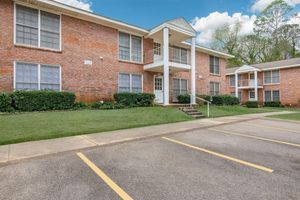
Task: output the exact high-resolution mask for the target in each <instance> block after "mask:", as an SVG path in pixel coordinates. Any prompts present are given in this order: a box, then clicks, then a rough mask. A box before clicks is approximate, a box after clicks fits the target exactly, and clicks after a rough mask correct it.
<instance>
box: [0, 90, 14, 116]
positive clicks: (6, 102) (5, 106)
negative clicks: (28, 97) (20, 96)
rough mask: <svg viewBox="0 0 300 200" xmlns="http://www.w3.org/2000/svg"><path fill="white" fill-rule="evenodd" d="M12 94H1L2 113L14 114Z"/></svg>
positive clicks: (0, 105) (0, 109)
mask: <svg viewBox="0 0 300 200" xmlns="http://www.w3.org/2000/svg"><path fill="white" fill-rule="evenodd" d="M13 111H14V108H13V107H12V98H11V94H6V93H0V112H13Z"/></svg>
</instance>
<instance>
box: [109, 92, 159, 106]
mask: <svg viewBox="0 0 300 200" xmlns="http://www.w3.org/2000/svg"><path fill="white" fill-rule="evenodd" d="M114 99H115V102H116V104H119V105H122V106H124V107H147V106H152V105H153V101H154V99H155V95H154V94H148V93H136V94H135V93H117V94H115V95H114Z"/></svg>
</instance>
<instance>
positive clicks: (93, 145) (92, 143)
mask: <svg viewBox="0 0 300 200" xmlns="http://www.w3.org/2000/svg"><path fill="white" fill-rule="evenodd" d="M241 118H242V117H241ZM261 118H262V117H253V118H242V119H239V120H235V121H229V122H223V123H222V122H218V124H212V125H204V126H199V127H197V128H185V129H181V130H178V131H170V132H165V133H161V134H153V135H146V136H140V137H127V138H123V139H119V140H111V141H110V142H106V143H97V142H95V141H93V140H91V139H90V138H88V137H87V136H88V135H78V136H72V137H67V138H57V139H52V140H60V139H68V138H75V137H81V138H83V139H85V140H86V141H88V142H90V145H89V146H87V147H80V148H74V149H70V150H59V151H55V152H51V153H40V154H34V155H30V156H24V157H19V158H9V157H8V159H7V160H6V161H0V166H4V165H9V164H13V163H18V162H20V161H23V160H31V159H35V158H41V157H46V156H51V155H56V154H60V153H68V152H76V151H82V150H89V149H95V148H98V147H104V146H111V145H116V144H122V143H127V142H135V141H141V140H147V139H153V138H159V137H163V136H170V135H174V134H179V133H186V132H192V131H196V130H201V129H207V128H212V127H218V126H223V125H229V124H235V123H240V122H245V121H252V120H256V119H261ZM218 119H220V118H218ZM150 127H151V126H150ZM144 128H146V127H144ZM147 128H149V127H147ZM100 134H101V135H103V134H109V132H107V133H100ZM46 141H51V140H46ZM36 142H39V141H36ZM41 142H42V141H41ZM29 143H34V142H29ZM21 144H22V143H21ZM15 145H18V144H15ZM8 148H9V147H8ZM8 151H10V150H8ZM8 154H9V152H8ZM8 156H9V155H8Z"/></svg>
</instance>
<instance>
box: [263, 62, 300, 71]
mask: <svg viewBox="0 0 300 200" xmlns="http://www.w3.org/2000/svg"><path fill="white" fill-rule="evenodd" d="M293 67H300V64H296V65H287V66H280V67H269V68H264V69H262V71H270V70H276V69H285V68H293Z"/></svg>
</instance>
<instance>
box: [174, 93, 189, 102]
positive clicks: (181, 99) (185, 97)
mask: <svg viewBox="0 0 300 200" xmlns="http://www.w3.org/2000/svg"><path fill="white" fill-rule="evenodd" d="M177 100H178V103H191V97H190V95H188V94H185V95H179V96H177Z"/></svg>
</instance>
